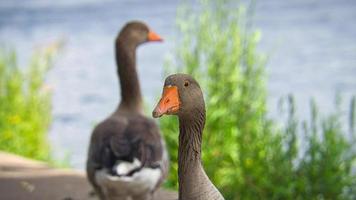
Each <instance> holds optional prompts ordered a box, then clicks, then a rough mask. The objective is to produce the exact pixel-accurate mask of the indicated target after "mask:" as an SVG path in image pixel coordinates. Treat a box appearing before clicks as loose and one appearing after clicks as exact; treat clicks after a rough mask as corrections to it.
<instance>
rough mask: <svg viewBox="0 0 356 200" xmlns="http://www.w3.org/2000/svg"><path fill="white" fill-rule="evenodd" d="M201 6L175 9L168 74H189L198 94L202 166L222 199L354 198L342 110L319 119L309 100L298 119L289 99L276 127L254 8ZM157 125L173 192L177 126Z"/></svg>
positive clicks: (168, 121) (165, 121) (171, 120)
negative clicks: (305, 117) (305, 116)
mask: <svg viewBox="0 0 356 200" xmlns="http://www.w3.org/2000/svg"><path fill="white" fill-rule="evenodd" d="M199 8H200V9H193V8H192V7H190V6H189V5H187V4H184V5H183V6H181V7H180V10H179V12H178V17H177V19H178V20H177V21H178V30H179V33H180V35H179V39H178V40H177V49H176V50H175V53H174V55H173V56H172V57H173V58H174V60H170V61H169V62H167V68H166V73H167V74H169V73H176V72H185V73H189V74H192V75H193V76H194V77H195V78H196V79H197V80H198V81H199V83H200V85H201V87H202V89H203V91H204V94H205V99H206V107H207V121H206V127H205V130H204V138H203V150H202V151H203V164H204V167H205V170H206V171H207V174H208V175H209V177H210V178H211V179H212V180H213V182H214V183H215V185H216V186H217V187H218V188H219V189H220V191H221V192H222V193H223V194H224V197H225V198H226V199H353V198H355V195H356V191H355V189H353V188H355V187H354V186H355V185H356V179H355V174H354V173H352V168H355V166H354V163H355V155H356V152H355V151H354V150H352V144H353V143H354V140H351V139H349V138H350V137H351V136H350V135H353V137H354V135H355V132H354V131H352V132H350V133H348V132H347V131H344V130H343V129H342V128H341V125H342V122H341V121H340V119H341V116H340V112H338V111H335V113H334V114H331V115H330V116H326V117H324V116H319V112H318V111H317V106H316V105H315V104H314V103H313V104H312V105H311V111H312V112H311V113H312V115H311V120H310V121H309V122H300V121H299V120H298V119H297V118H296V117H295V105H294V101H293V98H292V97H290V98H288V99H289V101H288V104H287V105H288V108H289V110H288V112H287V113H288V117H287V118H286V123H285V125H284V127H283V128H281V127H280V126H279V125H278V123H277V122H275V121H274V120H271V119H269V118H268V117H267V108H266V107H267V105H266V96H267V89H266V74H265V71H264V69H265V60H266V59H265V56H262V55H261V54H259V53H258V52H257V50H256V46H257V44H258V41H259V39H260V35H261V34H260V33H259V32H258V31H254V30H253V29H252V28H251V26H250V24H249V23H248V22H250V20H251V19H250V18H251V13H250V9H251V8H252V7H248V8H246V7H243V6H239V5H235V3H233V1H209V0H205V1H200V4H199ZM353 105H354V104H353ZM354 107H355V106H353V108H354ZM351 110H352V111H351V113H354V112H355V111H354V110H355V109H351ZM320 115H321V114H320ZM350 116H355V114H352V115H350ZM354 120H355V117H353V118H352V117H350V121H354ZM160 126H161V129H162V132H163V133H164V135H165V138H166V141H167V146H168V148H169V152H170V158H171V171H170V175H169V179H168V181H167V182H166V186H167V187H169V188H175V189H176V188H177V186H178V185H177V184H178V183H177V149H178V121H177V119H176V118H175V117H166V118H162V119H161V120H160ZM353 130H354V129H353Z"/></svg>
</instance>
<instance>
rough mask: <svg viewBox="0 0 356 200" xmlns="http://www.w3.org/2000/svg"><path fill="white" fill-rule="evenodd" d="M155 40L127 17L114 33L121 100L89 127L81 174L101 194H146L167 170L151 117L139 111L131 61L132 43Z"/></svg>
mask: <svg viewBox="0 0 356 200" xmlns="http://www.w3.org/2000/svg"><path fill="white" fill-rule="evenodd" d="M156 40H160V38H159V36H158V35H156V34H155V33H153V32H152V31H150V30H149V29H148V28H147V26H146V25H145V24H143V23H141V22H131V23H128V24H126V26H125V27H124V28H123V29H122V30H121V32H120V33H119V35H118V37H117V39H116V60H117V65H118V75H119V78H120V86H121V102H120V104H119V106H118V108H117V109H116V110H115V111H114V112H113V114H112V115H110V116H109V117H107V118H106V119H105V120H104V121H102V122H100V123H99V124H98V125H97V126H96V127H95V129H94V131H93V133H92V135H91V140H90V144H89V151H88V159H87V177H88V180H89V182H90V183H91V184H92V186H93V187H94V189H95V191H96V193H97V194H98V196H99V198H100V199H102V200H146V199H151V198H152V196H153V194H154V192H155V190H156V189H157V188H158V187H159V185H160V184H161V183H162V181H163V180H164V178H165V176H166V174H167V168H168V157H167V153H166V149H165V144H164V141H163V139H162V137H161V134H160V132H159V129H158V127H157V125H156V123H155V122H154V121H153V120H152V119H150V118H147V117H146V116H144V115H143V112H142V97H141V91H140V86H139V82H138V76H137V72H136V66H135V62H136V60H135V57H136V54H135V52H136V48H137V47H138V46H139V45H140V44H142V43H144V42H147V41H156Z"/></svg>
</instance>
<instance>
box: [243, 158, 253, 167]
mask: <svg viewBox="0 0 356 200" xmlns="http://www.w3.org/2000/svg"><path fill="white" fill-rule="evenodd" d="M252 164H253V160H252V159H251V158H246V160H245V165H246V167H252Z"/></svg>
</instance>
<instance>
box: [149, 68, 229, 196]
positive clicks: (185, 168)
mask: <svg viewBox="0 0 356 200" xmlns="http://www.w3.org/2000/svg"><path fill="white" fill-rule="evenodd" d="M165 114H166V115H177V116H178V118H179V147H178V182H179V200H223V199H224V197H223V196H222V195H221V193H220V192H219V190H218V189H217V188H216V187H215V186H214V184H213V183H212V182H211V181H210V179H209V177H208V176H207V174H206V173H205V171H204V168H203V166H202V164H201V143H202V135H203V129H204V125H205V104H204V97H203V93H202V91H201V89H200V86H199V84H198V82H197V81H195V80H194V79H193V78H192V77H191V76H189V75H186V74H174V75H171V76H168V77H167V78H166V80H165V83H164V89H163V94H162V98H161V99H160V101H159V103H158V105H157V106H156V108H155V109H154V111H153V113H152V115H153V117H161V116H162V115H165Z"/></svg>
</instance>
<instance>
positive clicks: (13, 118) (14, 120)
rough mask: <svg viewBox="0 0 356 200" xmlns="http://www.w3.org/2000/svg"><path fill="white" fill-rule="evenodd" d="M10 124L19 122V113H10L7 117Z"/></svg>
mask: <svg viewBox="0 0 356 200" xmlns="http://www.w3.org/2000/svg"><path fill="white" fill-rule="evenodd" d="M7 120H8V122H9V123H10V124H18V123H20V122H21V117H20V116H19V115H12V116H9V117H8V118H7Z"/></svg>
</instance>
